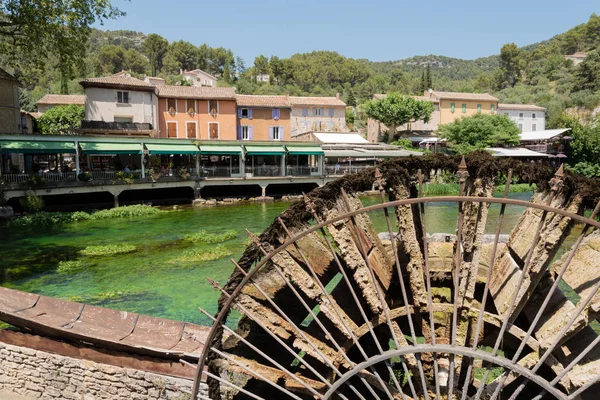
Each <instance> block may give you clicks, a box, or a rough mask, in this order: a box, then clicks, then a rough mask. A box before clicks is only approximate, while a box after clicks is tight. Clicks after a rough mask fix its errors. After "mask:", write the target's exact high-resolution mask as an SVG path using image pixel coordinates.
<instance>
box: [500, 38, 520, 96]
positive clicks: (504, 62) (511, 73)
mask: <svg viewBox="0 0 600 400" xmlns="http://www.w3.org/2000/svg"><path fill="white" fill-rule="evenodd" d="M523 66H524V62H523V59H522V57H521V51H520V50H519V47H517V45H516V44H514V43H509V44H505V45H504V46H502V49H501V50H500V69H501V70H502V72H503V73H504V82H505V84H506V85H508V86H511V87H513V86H515V85H516V84H517V82H518V81H519V78H520V76H521V70H522V69H523Z"/></svg>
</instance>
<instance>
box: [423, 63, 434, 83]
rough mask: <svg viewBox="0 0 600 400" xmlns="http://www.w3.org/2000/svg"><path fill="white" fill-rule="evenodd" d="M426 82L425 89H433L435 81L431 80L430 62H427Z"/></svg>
mask: <svg viewBox="0 0 600 400" xmlns="http://www.w3.org/2000/svg"><path fill="white" fill-rule="evenodd" d="M425 84H426V86H427V87H426V88H425V89H424V90H427V89H433V83H432V82H431V66H430V64H429V63H427V73H426V75H425Z"/></svg>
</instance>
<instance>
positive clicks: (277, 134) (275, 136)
mask: <svg viewBox="0 0 600 400" xmlns="http://www.w3.org/2000/svg"><path fill="white" fill-rule="evenodd" d="M269 139H271V140H283V126H272V127H271V137H270V138H269Z"/></svg>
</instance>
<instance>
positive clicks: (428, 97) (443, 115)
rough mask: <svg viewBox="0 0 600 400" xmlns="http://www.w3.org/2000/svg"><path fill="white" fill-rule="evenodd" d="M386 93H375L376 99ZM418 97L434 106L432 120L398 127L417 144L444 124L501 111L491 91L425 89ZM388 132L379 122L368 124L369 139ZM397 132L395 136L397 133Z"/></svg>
mask: <svg viewBox="0 0 600 400" xmlns="http://www.w3.org/2000/svg"><path fill="white" fill-rule="evenodd" d="M385 96H386V95H381V94H376V95H374V98H375V99H378V98H379V99H381V98H384V97H385ZM413 97H414V98H415V99H418V100H425V101H431V102H432V103H433V104H434V105H435V109H434V112H433V113H432V114H431V118H430V120H429V122H427V123H425V122H424V121H415V122H411V123H409V124H406V125H402V126H399V127H398V128H397V132H396V135H398V134H400V135H401V136H402V137H406V138H407V139H410V140H411V141H412V142H413V143H415V144H418V143H420V142H421V141H423V140H425V139H427V138H430V137H431V136H432V134H433V132H435V130H436V129H437V128H438V127H439V126H440V125H443V124H449V123H452V122H454V121H456V120H457V119H459V118H462V117H470V116H472V115H475V114H495V113H496V112H497V110H498V99H497V98H496V97H494V96H492V95H490V94H488V93H459V92H440V91H436V90H429V91H425V93H424V95H423V96H413ZM385 132H387V127H386V126H385V125H383V124H380V123H379V122H378V121H374V120H370V121H369V123H368V127H367V135H368V140H369V142H372V143H373V142H376V141H379V140H380V137H381V134H383V133H385ZM396 135H395V136H396Z"/></svg>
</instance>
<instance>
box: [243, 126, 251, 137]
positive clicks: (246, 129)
mask: <svg viewBox="0 0 600 400" xmlns="http://www.w3.org/2000/svg"><path fill="white" fill-rule="evenodd" d="M240 128H241V130H240V132H241V137H240V139H242V140H250V128H251V127H249V126H241V127H240Z"/></svg>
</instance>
